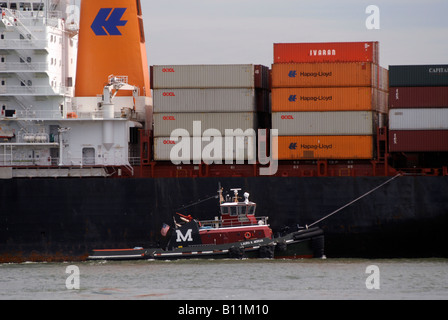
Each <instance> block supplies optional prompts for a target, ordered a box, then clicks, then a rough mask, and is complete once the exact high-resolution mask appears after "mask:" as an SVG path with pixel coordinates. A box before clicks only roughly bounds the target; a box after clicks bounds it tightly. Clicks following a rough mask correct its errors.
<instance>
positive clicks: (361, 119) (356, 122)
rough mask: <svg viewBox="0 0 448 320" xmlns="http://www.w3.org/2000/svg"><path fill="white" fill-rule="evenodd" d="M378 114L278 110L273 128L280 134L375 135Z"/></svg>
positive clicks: (273, 115)
mask: <svg viewBox="0 0 448 320" xmlns="http://www.w3.org/2000/svg"><path fill="white" fill-rule="evenodd" d="M377 127H378V115H377V113H375V112H372V111H336V112H277V113H273V114H272V129H277V130H278V134H279V135H280V136H338V135H339V136H361V135H373V134H375V133H376V129H377Z"/></svg>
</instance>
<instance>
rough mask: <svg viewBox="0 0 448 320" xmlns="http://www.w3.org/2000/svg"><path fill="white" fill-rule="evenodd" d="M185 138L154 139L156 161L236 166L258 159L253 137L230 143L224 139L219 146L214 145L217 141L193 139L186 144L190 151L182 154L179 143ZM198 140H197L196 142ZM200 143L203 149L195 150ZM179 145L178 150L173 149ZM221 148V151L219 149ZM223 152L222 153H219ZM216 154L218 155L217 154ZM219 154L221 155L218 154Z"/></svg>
mask: <svg viewBox="0 0 448 320" xmlns="http://www.w3.org/2000/svg"><path fill="white" fill-rule="evenodd" d="M182 139H183V138H179V139H178V140H177V141H175V140H173V139H172V138H171V137H159V138H155V139H154V160H155V161H171V162H174V163H175V162H176V161H183V163H184V164H186V162H188V161H191V162H193V161H194V162H196V163H199V162H201V161H204V162H205V163H207V162H208V164H211V162H213V163H215V164H225V163H226V161H227V162H228V164H236V162H237V160H239V161H253V160H254V159H255V158H256V139H255V138H251V137H244V136H240V137H232V138H231V140H232V142H230V141H229V140H226V139H225V137H223V138H222V139H221V140H220V142H219V144H217V145H214V144H213V143H215V141H214V140H213V139H211V140H210V141H205V139H204V138H201V137H196V138H194V137H191V138H189V139H190V140H189V141H187V142H186V143H185V146H186V145H187V144H188V143H189V146H190V147H189V150H186V154H182V151H180V152H177V153H176V151H179V150H182V149H181V147H180V146H179V143H182ZM195 139H196V140H195ZM198 141H200V142H201V149H196V150H194V149H193V148H194V146H195V145H196V146H197V145H198ZM176 145H178V148H179V149H178V150H174V151H173V154H172V150H173V148H174V147H175V146H176ZM219 146H220V147H221V149H219ZM219 150H221V151H219ZM215 152H216V153H215ZM218 153H219V154H218Z"/></svg>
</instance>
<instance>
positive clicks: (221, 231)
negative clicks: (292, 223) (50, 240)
mask: <svg viewBox="0 0 448 320" xmlns="http://www.w3.org/2000/svg"><path fill="white" fill-rule="evenodd" d="M231 190H232V191H233V193H234V195H233V197H229V196H228V195H227V196H226V199H224V197H223V189H222V188H219V190H218V197H219V203H220V217H219V218H215V220H206V221H198V220H196V219H194V218H193V217H192V216H191V215H188V216H186V215H182V214H180V213H177V214H176V215H177V218H178V219H179V220H180V221H178V220H176V217H174V226H173V227H171V226H169V225H167V224H164V225H163V226H162V229H161V234H162V235H163V236H165V237H167V238H168V239H169V241H168V243H167V245H166V247H165V248H147V249H145V248H141V247H137V248H133V249H108V250H93V253H92V254H91V255H90V256H89V257H88V259H89V260H141V259H147V260H150V259H155V260H173V259H192V258H193V259H198V258H206V259H217V258H230V259H232V258H233V259H243V258H267V259H274V258H275V259H304V258H323V257H324V234H323V231H322V229H320V228H317V227H315V228H308V227H305V228H300V227H298V226H297V227H296V228H294V229H295V230H290V229H289V228H285V229H284V230H283V231H282V232H279V233H277V234H276V236H274V233H273V231H272V229H271V228H270V226H269V224H268V219H269V218H268V217H256V216H255V211H256V207H257V205H256V203H254V202H251V201H250V200H249V196H250V195H249V193H247V192H246V193H244V201H242V202H241V201H239V196H238V193H239V191H241V189H231Z"/></svg>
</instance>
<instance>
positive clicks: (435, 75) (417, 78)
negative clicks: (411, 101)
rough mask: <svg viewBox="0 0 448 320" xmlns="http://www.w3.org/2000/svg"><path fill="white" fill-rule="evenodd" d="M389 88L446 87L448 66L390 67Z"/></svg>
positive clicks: (447, 84) (447, 83)
mask: <svg viewBox="0 0 448 320" xmlns="http://www.w3.org/2000/svg"><path fill="white" fill-rule="evenodd" d="M389 73H390V86H391V87H447V86H448V65H446V64H445V65H411V66H390V67H389Z"/></svg>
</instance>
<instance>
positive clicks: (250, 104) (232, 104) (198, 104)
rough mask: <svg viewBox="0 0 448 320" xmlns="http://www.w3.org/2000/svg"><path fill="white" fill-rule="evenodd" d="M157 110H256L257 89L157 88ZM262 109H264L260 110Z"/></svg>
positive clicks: (155, 96) (155, 95)
mask: <svg viewBox="0 0 448 320" xmlns="http://www.w3.org/2000/svg"><path fill="white" fill-rule="evenodd" d="M153 97H154V110H155V112H158V113H159V112H256V111H257V109H258V107H260V109H266V106H264V108H263V106H258V104H257V98H256V93H255V89H245V88H241V89H240V88H236V89H156V90H154V92H153ZM259 111H262V110H259Z"/></svg>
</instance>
